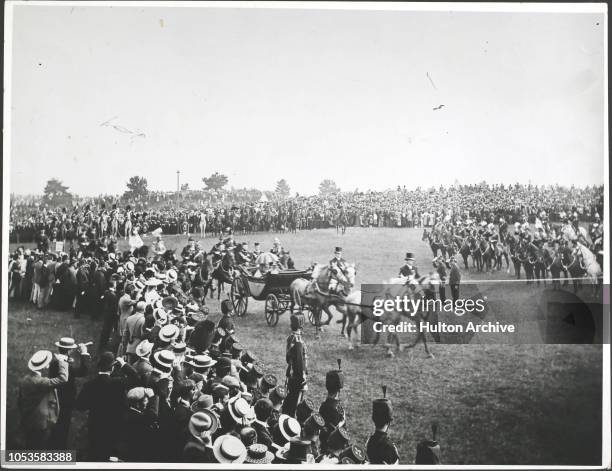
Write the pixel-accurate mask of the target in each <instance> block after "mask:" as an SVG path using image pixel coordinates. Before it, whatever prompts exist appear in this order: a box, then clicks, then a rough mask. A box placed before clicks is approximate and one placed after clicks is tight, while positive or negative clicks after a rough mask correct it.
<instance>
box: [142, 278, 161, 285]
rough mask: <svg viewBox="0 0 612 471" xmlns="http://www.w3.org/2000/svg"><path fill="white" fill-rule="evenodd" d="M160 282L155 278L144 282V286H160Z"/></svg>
mask: <svg viewBox="0 0 612 471" xmlns="http://www.w3.org/2000/svg"><path fill="white" fill-rule="evenodd" d="M161 283H162V281H161V280H158V279H157V278H154V277H153V278H149V279H148V280H147V281H145V283H144V284H145V286H157V285H159V284H161Z"/></svg>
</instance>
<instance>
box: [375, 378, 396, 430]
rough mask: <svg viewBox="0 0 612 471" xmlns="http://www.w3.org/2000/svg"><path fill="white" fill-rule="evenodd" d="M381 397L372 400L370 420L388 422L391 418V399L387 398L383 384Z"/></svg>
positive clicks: (385, 387)
mask: <svg viewBox="0 0 612 471" xmlns="http://www.w3.org/2000/svg"><path fill="white" fill-rule="evenodd" d="M382 389H383V397H382V398H380V399H374V401H372V420H374V421H375V422H382V423H388V422H391V420H393V408H392V407H391V401H389V399H387V386H383V387H382Z"/></svg>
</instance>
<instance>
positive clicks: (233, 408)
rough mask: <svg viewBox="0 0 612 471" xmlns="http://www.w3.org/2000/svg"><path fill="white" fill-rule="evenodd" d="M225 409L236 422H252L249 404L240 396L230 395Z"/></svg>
mask: <svg viewBox="0 0 612 471" xmlns="http://www.w3.org/2000/svg"><path fill="white" fill-rule="evenodd" d="M227 409H228V411H229V414H230V416H231V417H232V419H234V421H235V422H236V423H237V424H240V425H246V424H247V423H249V422H252V420H251V419H250V417H251V415H252V414H251V406H250V405H249V403H248V402H247V401H246V399H244V398H242V397H240V396H234V397H232V398H231V399H230V400H229V401H228V403H227Z"/></svg>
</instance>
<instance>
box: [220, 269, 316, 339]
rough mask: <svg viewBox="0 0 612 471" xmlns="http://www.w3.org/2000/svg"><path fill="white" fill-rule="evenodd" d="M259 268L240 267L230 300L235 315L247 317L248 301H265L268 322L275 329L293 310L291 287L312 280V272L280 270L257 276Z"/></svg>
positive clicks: (233, 283)
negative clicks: (296, 281) (281, 319)
mask: <svg viewBox="0 0 612 471" xmlns="http://www.w3.org/2000/svg"><path fill="white" fill-rule="evenodd" d="M256 271H257V268H251V269H249V268H245V267H243V266H240V267H239V272H240V274H239V275H236V276H235V277H234V280H233V282H232V287H231V290H230V300H231V301H232V304H233V306H234V312H235V313H236V315H238V316H244V314H246V311H247V307H248V304H249V298H253V299H255V300H257V301H265V302H266V304H265V315H266V322H267V323H268V325H269V326H271V327H273V326H275V325H276V324H277V323H278V319H279V317H280V315H281V314H283V313H285V312H286V311H287V310H288V309H289V307H290V306H291V302H292V300H291V293H290V290H289V286H290V285H291V283H292V282H293V281H294V280H296V279H298V278H305V279H309V278H310V276H311V272H310V271H309V270H281V271H278V272H268V273H266V274H263V275H261V276H256V275H255V272H256Z"/></svg>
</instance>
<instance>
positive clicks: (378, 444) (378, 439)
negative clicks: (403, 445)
mask: <svg viewBox="0 0 612 471" xmlns="http://www.w3.org/2000/svg"><path fill="white" fill-rule="evenodd" d="M366 452H367V454H368V460H369V462H370V463H371V464H396V463H397V462H398V461H399V453H398V452H397V447H396V446H395V444H394V443H393V442H392V441H391V440H390V439H389V435H387V432H381V431H379V430H377V431H375V432H374V433H373V434H372V435H371V436H370V438H369V439H368V443H367V445H366Z"/></svg>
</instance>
